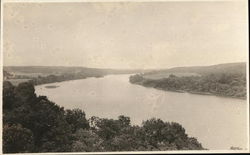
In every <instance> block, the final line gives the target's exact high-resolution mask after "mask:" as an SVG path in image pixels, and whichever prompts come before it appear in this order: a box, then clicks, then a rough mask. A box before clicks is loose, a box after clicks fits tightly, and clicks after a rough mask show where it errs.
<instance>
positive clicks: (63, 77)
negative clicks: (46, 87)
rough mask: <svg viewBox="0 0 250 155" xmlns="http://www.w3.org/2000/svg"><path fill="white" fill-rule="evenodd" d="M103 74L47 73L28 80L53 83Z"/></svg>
mask: <svg viewBox="0 0 250 155" xmlns="http://www.w3.org/2000/svg"><path fill="white" fill-rule="evenodd" d="M103 76H104V74H82V73H76V74H64V75H48V76H44V77H42V76H38V77H35V78H32V79H31V80H30V81H29V82H31V83H33V84H34V85H40V84H47V83H54V82H62V81H69V80H78V79H85V78H88V77H103Z"/></svg>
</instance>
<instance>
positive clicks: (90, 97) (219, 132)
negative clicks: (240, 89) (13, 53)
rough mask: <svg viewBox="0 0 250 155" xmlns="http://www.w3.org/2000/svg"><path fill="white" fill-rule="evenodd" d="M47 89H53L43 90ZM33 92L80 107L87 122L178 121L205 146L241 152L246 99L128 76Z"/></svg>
mask: <svg viewBox="0 0 250 155" xmlns="http://www.w3.org/2000/svg"><path fill="white" fill-rule="evenodd" d="M48 85H57V86H59V87H56V88H53V89H51V88H50V89H49V88H45V86H48ZM35 89H36V93H37V95H45V96H47V97H48V98H49V99H50V100H51V101H53V102H55V103H56V104H58V105H60V106H63V107H65V109H72V108H80V109H83V110H84V111H85V113H86V116H87V118H89V117H91V116H98V117H102V118H114V119H117V117H118V116H119V115H125V116H129V117H130V119H131V123H132V124H138V125H141V123H142V121H143V120H147V119H149V118H152V117H155V118H160V119H162V120H164V121H170V122H178V123H180V124H181V125H182V126H183V127H184V128H185V129H186V132H187V134H188V135H189V136H192V137H196V138H197V139H198V141H199V142H201V143H202V145H203V147H205V148H208V149H212V150H227V149H229V148H230V147H231V146H235V147H241V148H247V136H248V135H247V101H246V100H241V99H233V98H225V97H216V96H207V95H196V94H189V93H177V92H168V91H162V90H157V89H154V88H146V87H143V86H139V85H134V84H131V83H129V75H108V76H105V77H103V78H87V79H82V80H74V81H65V82H60V83H53V84H45V85H39V86H36V88H35Z"/></svg>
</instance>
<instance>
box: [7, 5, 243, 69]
mask: <svg viewBox="0 0 250 155" xmlns="http://www.w3.org/2000/svg"><path fill="white" fill-rule="evenodd" d="M246 7H247V5H246V1H217V2H216V1H214V2H204V1H203V2H196V1H192V2H181V1H179V2H119V3H118V2H104V3H103V2H95V3H94V2H93V3H87V2H82V3H4V6H3V8H4V9H3V52H4V53H3V56H4V57H3V58H4V60H3V63H4V65H5V66H84V67H94V68H123V69H125V68H126V69H135V68H141V69H147V68H148V69H149V68H150V69H151V68H171V67H177V66H196V65H199V66H204V65H213V64H219V63H228V62H242V61H247V52H248V48H247V45H248V43H247V34H248V31H247V9H246Z"/></svg>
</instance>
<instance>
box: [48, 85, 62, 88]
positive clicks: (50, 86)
mask: <svg viewBox="0 0 250 155" xmlns="http://www.w3.org/2000/svg"><path fill="white" fill-rule="evenodd" d="M57 87H59V86H56V85H49V86H45V88H48V89H53V88H57Z"/></svg>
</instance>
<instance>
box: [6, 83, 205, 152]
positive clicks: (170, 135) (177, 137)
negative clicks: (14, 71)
mask: <svg viewBox="0 0 250 155" xmlns="http://www.w3.org/2000/svg"><path fill="white" fill-rule="evenodd" d="M200 149H203V147H202V145H201V144H200V143H199V142H198V141H197V140H196V139H195V138H192V137H189V136H188V135H187V134H186V133H185V129H184V128H183V127H182V126H181V125H180V124H178V123H174V122H171V123H169V122H164V121H162V120H160V119H156V118H152V119H150V120H146V121H143V122H142V125H141V126H138V125H131V123H130V118H129V117H126V116H123V115H121V116H119V117H118V119H106V118H99V117H95V116H93V117H91V118H89V119H87V118H86V116H85V112H84V111H83V110H80V109H72V110H70V109H66V110H65V109H64V108H63V107H60V106H58V105H56V104H55V103H53V102H51V101H49V100H48V99H47V97H46V96H37V95H36V94H35V89H34V85H33V84H32V83H31V82H25V83H21V84H19V85H18V86H13V85H12V84H11V83H10V82H8V81H5V82H4V83H3V152H4V153H20V152H78V151H81V152H85V151H87V152H89V151H91V152H93V151H95V152H97V151H98V152H99V151H101V152H102V151H149V150H155V151H159V150H200Z"/></svg>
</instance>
